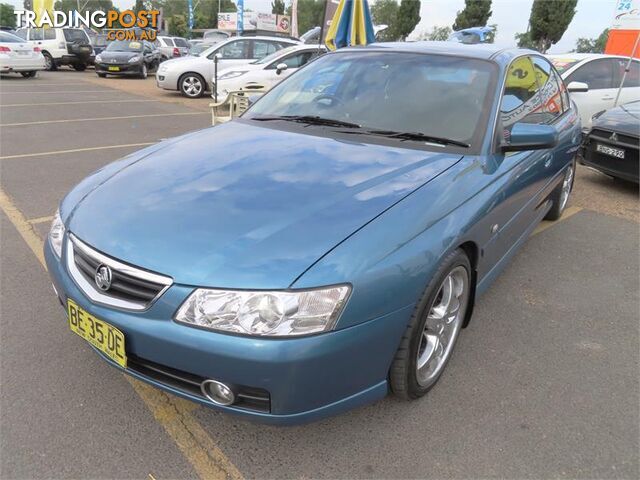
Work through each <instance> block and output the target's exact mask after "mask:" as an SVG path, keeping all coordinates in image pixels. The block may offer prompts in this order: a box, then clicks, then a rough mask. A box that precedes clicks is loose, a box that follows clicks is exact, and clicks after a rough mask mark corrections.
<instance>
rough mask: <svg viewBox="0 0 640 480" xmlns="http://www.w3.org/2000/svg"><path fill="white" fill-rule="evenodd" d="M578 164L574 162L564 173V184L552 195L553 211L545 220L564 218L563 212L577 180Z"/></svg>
mask: <svg viewBox="0 0 640 480" xmlns="http://www.w3.org/2000/svg"><path fill="white" fill-rule="evenodd" d="M575 173H576V162H575V160H574V161H572V162H571V163H570V164H569V166H568V167H567V169H566V170H565V172H564V178H563V179H562V183H561V184H560V185H558V188H556V189H555V191H554V192H553V193H552V194H551V201H552V202H553V204H552V205H551V210H549V212H548V213H547V215H546V216H545V217H544V218H545V220H552V221H553V220H558V219H560V217H561V216H562V212H564V209H565V208H566V207H567V203H569V196H570V195H571V191H572V190H573V181H574V180H575V176H576V175H575Z"/></svg>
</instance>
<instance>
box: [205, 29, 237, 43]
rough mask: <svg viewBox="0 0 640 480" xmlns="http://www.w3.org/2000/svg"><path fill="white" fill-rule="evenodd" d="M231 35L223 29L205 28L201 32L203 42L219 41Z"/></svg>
mask: <svg viewBox="0 0 640 480" xmlns="http://www.w3.org/2000/svg"><path fill="white" fill-rule="evenodd" d="M230 37H231V34H230V33H229V32H225V31H224V30H217V29H215V28H214V29H211V30H206V31H205V32H204V33H203V34H202V41H203V42H205V43H219V42H222V41H224V40H227V39H229V38H230Z"/></svg>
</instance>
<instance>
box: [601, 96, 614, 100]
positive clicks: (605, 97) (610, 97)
mask: <svg viewBox="0 0 640 480" xmlns="http://www.w3.org/2000/svg"><path fill="white" fill-rule="evenodd" d="M602 100H613V95H605V96H604V97H602Z"/></svg>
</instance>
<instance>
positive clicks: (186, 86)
mask: <svg viewBox="0 0 640 480" xmlns="http://www.w3.org/2000/svg"><path fill="white" fill-rule="evenodd" d="M178 87H179V88H180V92H181V93H182V94H183V95H184V96H185V97H188V98H200V97H201V96H202V95H203V94H204V91H205V83H204V78H202V77H201V76H200V75H198V74H197V73H185V74H184V75H183V76H182V77H180V80H179V81H178Z"/></svg>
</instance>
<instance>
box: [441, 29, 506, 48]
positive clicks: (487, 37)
mask: <svg viewBox="0 0 640 480" xmlns="http://www.w3.org/2000/svg"><path fill="white" fill-rule="evenodd" d="M494 31H495V28H494V27H471V28H464V29H462V30H456V31H455V32H452V33H451V35H449V38H447V42H456V43H464V44H465V45H475V44H477V43H493V38H494V35H493V33H494Z"/></svg>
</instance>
